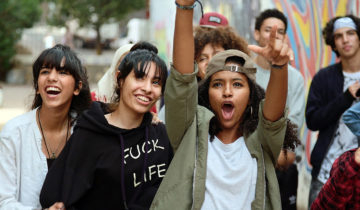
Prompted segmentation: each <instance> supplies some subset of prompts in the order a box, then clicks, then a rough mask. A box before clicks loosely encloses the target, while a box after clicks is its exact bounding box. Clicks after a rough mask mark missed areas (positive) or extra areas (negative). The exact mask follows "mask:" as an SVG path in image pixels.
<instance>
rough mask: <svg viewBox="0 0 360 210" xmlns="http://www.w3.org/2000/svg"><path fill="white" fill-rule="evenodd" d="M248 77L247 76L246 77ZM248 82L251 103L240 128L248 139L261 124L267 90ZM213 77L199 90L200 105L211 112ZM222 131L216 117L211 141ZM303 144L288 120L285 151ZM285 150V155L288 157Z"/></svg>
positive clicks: (239, 59) (240, 62)
mask: <svg viewBox="0 0 360 210" xmlns="http://www.w3.org/2000/svg"><path fill="white" fill-rule="evenodd" d="M227 62H234V63H237V64H239V65H243V64H244V60H243V59H242V58H239V57H236V56H234V57H229V58H228V59H226V63H227ZM245 76H246V75H245ZM246 78H247V81H248V84H249V89H250V96H249V100H250V103H249V105H248V106H247V107H246V109H245V111H244V114H243V121H242V125H241V126H239V129H240V132H241V133H242V134H243V135H244V136H245V137H248V136H250V134H252V133H253V132H254V131H255V130H256V128H257V126H258V123H259V106H260V102H261V101H262V100H263V99H264V98H265V90H264V89H263V88H262V87H260V86H259V85H258V84H257V83H256V82H254V81H252V80H251V79H249V78H248V77H247V76H246ZM210 81H211V77H210V78H208V79H207V80H206V81H205V82H204V83H203V84H202V85H200V86H199V88H198V102H199V105H201V106H204V107H206V108H207V109H209V110H210V111H212V112H213V110H212V109H211V107H210V100H209V87H210ZM220 131H221V126H220V123H219V121H218V119H217V117H216V116H214V117H213V118H212V119H211V120H210V126H209V134H210V141H212V140H213V139H214V137H215V135H216V134H217V133H219V132H220ZM300 144H301V142H300V140H299V138H298V132H297V126H296V124H294V123H292V122H291V121H290V120H289V119H287V127H286V132H285V139H284V143H283V149H290V150H292V151H294V150H295V147H296V146H298V145H300ZM286 154H287V153H286V150H285V155H286Z"/></svg>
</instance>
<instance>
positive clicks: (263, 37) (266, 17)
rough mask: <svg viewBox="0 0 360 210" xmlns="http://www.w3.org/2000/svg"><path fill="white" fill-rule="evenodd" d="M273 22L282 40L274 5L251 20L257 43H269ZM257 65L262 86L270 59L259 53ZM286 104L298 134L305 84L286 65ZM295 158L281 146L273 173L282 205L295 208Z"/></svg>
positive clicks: (281, 19) (282, 21) (282, 22)
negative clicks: (277, 183) (253, 20)
mask: <svg viewBox="0 0 360 210" xmlns="http://www.w3.org/2000/svg"><path fill="white" fill-rule="evenodd" d="M275 26H277V33H276V34H277V37H276V39H279V40H282V41H284V40H286V39H285V38H286V30H287V18H286V17H285V15H284V14H283V13H282V12H281V11H279V10H277V9H267V10H265V11H263V12H261V13H260V14H259V15H258V16H257V17H256V20H255V31H254V38H255V40H256V42H257V43H258V45H259V46H261V47H265V46H266V45H267V44H268V43H269V39H270V32H271V29H272V28H273V27H275ZM255 63H256V65H257V72H256V82H257V83H258V84H259V85H260V86H261V87H262V88H264V89H266V87H267V85H268V83H269V79H270V73H271V71H270V69H271V63H270V61H268V60H267V59H266V58H264V57H263V56H261V55H257V56H256V57H255ZM286 106H287V107H288V109H289V115H288V118H289V119H290V120H291V121H292V122H293V123H294V124H296V125H297V127H298V130H297V131H298V136H299V133H300V130H301V127H302V125H303V124H304V120H305V118H304V113H305V87H304V78H303V77H302V75H301V73H300V72H299V71H298V70H297V69H295V68H294V67H292V66H291V65H288V92H287V98H286ZM294 160H295V151H291V150H287V151H286V156H285V151H284V150H282V151H281V153H280V156H279V157H278V161H277V167H276V175H277V178H278V181H279V187H280V194H281V204H282V208H283V209H294V210H295V209H296V197H297V187H298V169H297V166H296V164H295V163H294Z"/></svg>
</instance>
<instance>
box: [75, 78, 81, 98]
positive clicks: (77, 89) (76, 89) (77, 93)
mask: <svg viewBox="0 0 360 210" xmlns="http://www.w3.org/2000/svg"><path fill="white" fill-rule="evenodd" d="M81 88H82V81H79V85H78V87H77V88H75V90H74V95H75V96H77V95H79V94H80V91H81Z"/></svg>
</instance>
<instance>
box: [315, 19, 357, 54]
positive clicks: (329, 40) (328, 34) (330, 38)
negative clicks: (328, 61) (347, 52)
mask: <svg viewBox="0 0 360 210" xmlns="http://www.w3.org/2000/svg"><path fill="white" fill-rule="evenodd" d="M343 17H349V18H351V19H352V20H353V21H354V23H355V25H356V33H357V35H358V37H359V38H360V31H359V29H360V18H358V17H355V16H354V15H346V16H338V17H334V18H333V19H331V20H330V21H329V22H328V23H327V24H326V26H325V28H324V29H323V31H322V34H323V37H324V39H325V43H326V44H327V45H329V46H330V47H331V49H332V50H333V51H334V52H335V54H336V56H338V57H339V52H338V51H337V50H336V46H335V39H334V23H335V21H336V20H337V19H339V18H343Z"/></svg>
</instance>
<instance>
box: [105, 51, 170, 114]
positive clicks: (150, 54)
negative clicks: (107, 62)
mask: <svg viewBox="0 0 360 210" xmlns="http://www.w3.org/2000/svg"><path fill="white" fill-rule="evenodd" d="M151 62H154V63H155V64H156V71H157V72H158V73H159V75H160V84H161V92H162V93H164V90H165V84H166V77H167V67H166V64H165V62H164V61H163V60H162V59H161V58H160V57H159V56H158V55H157V54H156V53H155V52H154V51H150V50H147V49H136V50H134V51H130V52H129V53H128V54H127V55H126V56H125V57H124V59H123V60H122V61H121V63H120V66H119V74H118V76H117V78H116V81H117V82H116V83H117V86H116V88H115V98H114V100H113V101H114V103H113V104H111V106H110V110H114V109H116V106H117V103H118V102H119V101H120V91H121V88H120V80H125V79H126V77H127V76H128V75H129V74H130V72H131V71H134V73H135V77H136V78H142V77H144V76H145V74H146V70H147V68H148V66H149V65H150V63H151Z"/></svg>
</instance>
